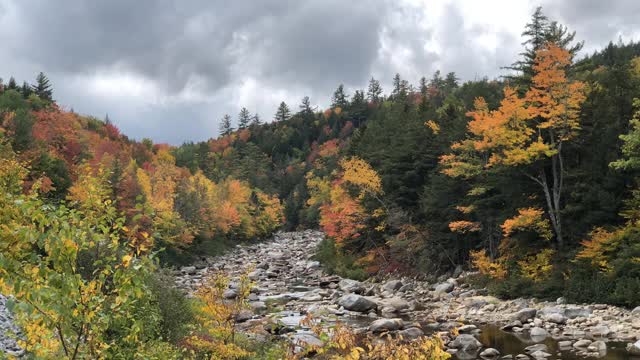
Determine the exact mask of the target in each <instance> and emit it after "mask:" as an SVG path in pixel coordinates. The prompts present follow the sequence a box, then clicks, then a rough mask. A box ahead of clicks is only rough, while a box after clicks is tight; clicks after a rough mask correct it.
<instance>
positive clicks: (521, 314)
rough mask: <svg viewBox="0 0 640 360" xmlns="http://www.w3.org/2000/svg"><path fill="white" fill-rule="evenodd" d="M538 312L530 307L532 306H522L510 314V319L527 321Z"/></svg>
mask: <svg viewBox="0 0 640 360" xmlns="http://www.w3.org/2000/svg"><path fill="white" fill-rule="evenodd" d="M537 313H538V310H536V309H532V308H524V309H522V310H520V311H518V312H517V313H515V314H513V315H511V319H512V320H518V321H520V322H521V323H523V324H524V323H526V322H527V321H529V320H530V319H533V318H534V317H535V316H536V314H537Z"/></svg>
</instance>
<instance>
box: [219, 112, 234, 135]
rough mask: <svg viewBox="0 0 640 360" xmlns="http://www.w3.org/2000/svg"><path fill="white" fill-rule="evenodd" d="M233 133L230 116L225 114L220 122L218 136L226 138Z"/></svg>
mask: <svg viewBox="0 0 640 360" xmlns="http://www.w3.org/2000/svg"><path fill="white" fill-rule="evenodd" d="M232 132H233V126H232V125H231V116H229V114H225V115H224V116H223V117H222V121H221V122H220V136H228V135H231V133H232Z"/></svg>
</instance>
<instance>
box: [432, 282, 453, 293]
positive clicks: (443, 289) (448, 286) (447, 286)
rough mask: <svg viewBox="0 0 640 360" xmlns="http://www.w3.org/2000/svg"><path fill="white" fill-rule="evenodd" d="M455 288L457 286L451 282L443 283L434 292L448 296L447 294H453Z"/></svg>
mask: <svg viewBox="0 0 640 360" xmlns="http://www.w3.org/2000/svg"><path fill="white" fill-rule="evenodd" d="M454 287H455V285H453V284H452V283H450V282H443V283H441V284H438V285H436V288H435V290H434V291H435V292H436V293H438V294H446V293H450V292H452V291H453V288H454Z"/></svg>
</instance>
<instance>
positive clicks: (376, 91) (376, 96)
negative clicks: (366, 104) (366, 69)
mask: <svg viewBox="0 0 640 360" xmlns="http://www.w3.org/2000/svg"><path fill="white" fill-rule="evenodd" d="M381 97H382V87H381V86H380V82H379V81H378V80H376V79H374V78H371V80H369V88H368V89H367V99H369V101H371V102H372V103H376V104H377V103H379V102H380V100H381Z"/></svg>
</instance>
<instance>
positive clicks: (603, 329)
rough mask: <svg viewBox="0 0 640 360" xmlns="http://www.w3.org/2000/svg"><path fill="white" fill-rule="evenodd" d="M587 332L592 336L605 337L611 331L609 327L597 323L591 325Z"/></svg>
mask: <svg viewBox="0 0 640 360" xmlns="http://www.w3.org/2000/svg"><path fill="white" fill-rule="evenodd" d="M589 333H590V334H591V336H593V337H607V336H609V334H610V333H611V330H609V327H608V326H606V325H599V326H594V327H592V328H591V329H590V330H589Z"/></svg>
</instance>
